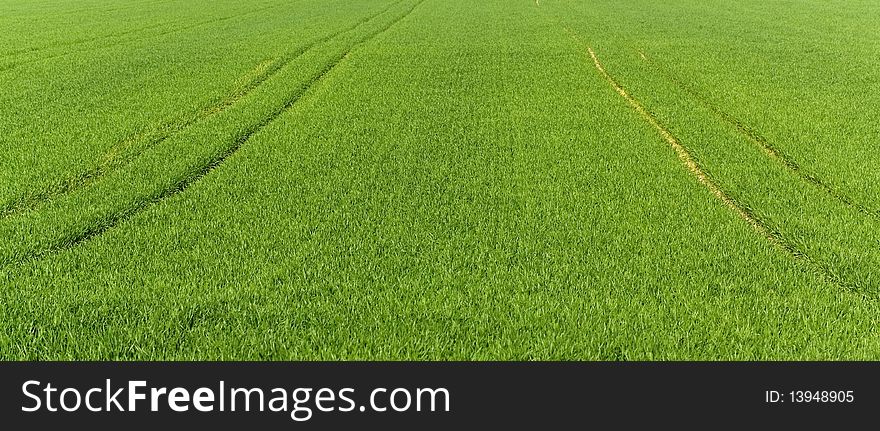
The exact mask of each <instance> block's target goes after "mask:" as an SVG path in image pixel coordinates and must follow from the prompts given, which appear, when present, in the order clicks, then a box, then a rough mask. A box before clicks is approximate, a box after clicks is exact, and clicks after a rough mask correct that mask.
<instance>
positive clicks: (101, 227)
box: [0, 0, 425, 269]
mask: <svg viewBox="0 0 880 431" xmlns="http://www.w3.org/2000/svg"><path fill="white" fill-rule="evenodd" d="M424 1H425V0H419V1H417V2H416V3H414V4H413V5H412V6H411V7H410V8H409V9H408V10H407V11H406V12H405V13H403V14H402V15H400V16H398V17H397V18H395V19H393V20H392V21H390V22H389V23H388V24H387V25H385V26H384V27H381V28H380V29H378V30H377V31H375V32H373V33H371V34H369V35H367V36H366V37H364V38H362V39H360V40H358V41H356V42H354V43H353V44H352V45H351V46H349V47H348V49H347V50H346V51H345V52H344V53H343V54H342V55H340V56H338V57H336V58H335V60H334V61H332V62H330V63H329V64H327V65H326V66H325V67H324V68H323V69H322V70H321V71H320V72H319V73H318V74H316V75H315V76H314V77H313V78H312V79H311V80H310V81H309V82H308V83H306V85H304V86H303V87H301V88H300V89H299V90H298V91H296V92H295V93H294V94H293V95H292V96H291V97H290V98H289V99H288V100H287V102H286V103H285V104H284V105H283V106H281V107H279V108H278V109H276V110H274V111H273V112H272V113H271V114H270V115H269V116H267V117H265V118H264V119H263V120H261V121H260V122H259V123H257V124H254V125H252V126H251V127H249V128H248V129H247V130H245V131H244V132H243V133H242V134H241V135H239V136H238V138H237V139H235V141H234V142H233V143H232V145H231V146H229V147H227V148H226V149H225V150H223V151H221V152H219V153H218V154H217V155H216V156H215V157H213V158H212V159H211V160H210V161H209V162H208V163H207V164H205V165H203V166H202V167H200V168H197V169H195V170H194V172H193V173H192V174H190V175H188V176H185V177H184V178H182V179H180V180H179V181H177V182H176V183H175V184H173V185H171V186H170V187H167V188H165V189H163V190H161V191H159V192H158V193H156V194H154V195H153V196H152V197H146V198H145V199H143V200H140V201H137V202H135V203H134V205H132V206H130V207H128V208H126V209H124V210H122V211H119V212H117V213H115V214H112V215H111V216H109V217H107V218H104V219H103V220H100V221H99V222H98V223H97V225H95V226H94V227H91V228H89V229H87V230H85V231H84V232H82V233H79V234H77V235H75V236H72V237H67V238H62V239H60V240H59V241H57V242H55V244H54V245H52V246H50V247H48V248H45V249H42V250H35V251H32V252H30V253H28V254H26V255H24V256H20V257H19V258H18V259H15V260H13V261H7V262H5V263H2V262H0V269H3V268H4V267H6V266H9V265H16V264H19V265H20V264H24V263H27V262H30V261H34V260H39V259H42V258H45V257H47V256H50V255H53V254H56V253H58V252H61V251H64V250H67V249H70V248H73V247H76V246H78V245H80V244H82V243H84V242H87V241H88V240H90V239H92V238H95V237H97V236H99V235H101V234H103V233H104V232H107V231H108V230H110V229H112V228H113V227H116V226H118V225H119V224H120V223H122V222H124V221H126V220H129V219H131V218H132V217H134V216H135V215H137V214H139V213H141V212H143V211H144V210H146V209H147V208H149V207H151V206H152V205H154V204H157V203H159V202H161V201H163V200H165V199H167V198H170V197H172V196H174V195H177V194H179V193H182V192H183V191H185V190H186V189H187V188H189V187H190V186H191V185H193V184H195V183H196V182H198V181H199V180H201V179H202V178H205V177H206V176H207V175H208V174H210V173H211V172H212V171H214V170H215V169H217V168H218V167H220V165H222V164H223V163H224V162H225V161H226V160H227V159H229V158H230V157H232V156H233V155H234V154H235V153H237V152H238V150H239V149H241V147H242V146H243V145H244V144H245V143H246V142H247V141H248V140H250V138H251V137H252V136H253V135H254V134H256V133H257V132H259V131H261V130H263V129H264V128H265V127H266V126H268V125H269V124H270V123H272V122H273V121H274V120H275V119H277V118H278V117H279V116H281V115H282V114H284V113H285V112H287V111H289V110H290V109H291V108H293V107H294V106H295V105H296V103H297V102H299V101H300V100H301V99H302V97H303V96H304V95H305V94H306V93H308V92H309V91H310V90H311V89H312V88H314V87H315V86H316V85H317V84H319V83H320V82H321V81H323V80H324V78H325V77H326V76H327V75H328V74H329V73H330V72H331V71H333V70H334V69H335V68H336V66H338V65H339V64H340V63H341V62H342V61H343V60H345V59H346V58H348V56H349V54H350V53H351V52H352V51H353V50H354V49H355V48H357V47H359V46H361V45H364V44H366V43H368V42H369V41H371V40H373V39H375V38H376V37H378V36H380V35H381V34H383V33H385V32H386V31H388V30H389V29H390V28H391V27H393V26H394V25H395V24H397V23H398V22H400V21H401V20H403V19H404V18H406V17H407V16H409V15H410V14H411V13H412V12H413V11H414V10H415V9H416V8H417V7H418V6H419V5H421V4H422V3H424Z"/></svg>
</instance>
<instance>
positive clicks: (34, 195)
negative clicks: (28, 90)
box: [0, 0, 404, 220]
mask: <svg viewBox="0 0 880 431" xmlns="http://www.w3.org/2000/svg"><path fill="white" fill-rule="evenodd" d="M403 1H404V0H398V1H395V2H392V3H390V4H389V5H388V6H386V7H384V8H382V9H381V10H379V11H378V12H376V13H374V14H372V15H369V16H366V17H364V18H361V19H360V20H358V21H357V22H355V23H354V24H352V25H350V26H348V27H344V28H341V29H339V30H336V31H333V32H331V33H328V34H326V35H324V36H321V37H318V38H316V39H315V40H313V41H311V42H309V43H307V44H306V45H305V46H303V47H301V48H300V49H298V50H296V51H294V52H292V53H288V54H286V55H283V56H282V57H281V58H279V59H277V60H275V61H273V62H272V64H270V65H269V67H267V68H266V70H265V71H263V72H262V73H260V74H258V75H257V77H256V78H255V79H253V80H251V81H250V82H248V83H247V84H245V85H244V86H243V87H241V88H239V90H238V91H236V92H234V93H232V94H229V95H227V96H225V97H223V98H222V99H221V100H220V101H219V102H217V103H215V104H213V105H211V106H207V107H205V108H203V109H202V110H200V111H197V112H195V113H194V114H191V115H189V116H187V117H183V118H178V119H177V120H176V121H171V122H167V123H164V124H161V125H160V126H158V127H156V128H154V129H153V130H151V131H149V132H145V133H141V134H138V135H134V136H132V137H129V138H126V139H124V140H122V141H119V142H117V143H116V144H114V145H112V146H111V147H110V149H108V150H107V152H106V153H104V155H102V156H101V157H100V161H99V162H98V164H97V165H96V166H95V167H93V168H91V169H89V170H87V171H84V172H80V173H78V174H76V175H74V176H71V177H67V178H64V179H61V180H60V181H58V182H56V183H55V184H52V185H50V186H48V187H45V188H43V189H41V190H37V191H32V192H29V193H25V194H22V195H19V196H18V197H16V198H14V199H12V200H10V201H7V202H5V203H4V204H2V205H0V220H3V219H5V218H8V217H12V216H14V215H17V214H20V213H23V212H25V211H29V210H32V209H34V208H36V207H38V206H39V205H40V204H42V203H44V202H46V201H48V200H50V199H52V198H55V197H59V196H62V195H65V194H67V193H71V192H73V191H76V190H79V189H82V188H84V187H87V186H89V185H90V184H92V183H94V182H96V181H98V180H99V179H101V178H103V177H104V176H106V175H107V174H109V173H111V172H113V171H115V170H116V169H119V168H122V167H124V166H126V165H128V164H130V163H131V162H133V161H134V160H136V159H137V157H138V156H139V155H140V154H142V153H143V152H144V151H146V150H148V149H149V148H151V147H153V146H155V145H158V144H160V143H162V142H164V141H165V140H166V139H168V138H170V137H172V136H174V135H176V134H177V133H180V132H182V131H183V130H186V129H187V128H189V127H190V126H192V125H193V124H195V123H197V122H199V121H201V120H204V119H206V118H209V117H211V116H213V115H217V114H219V113H221V112H223V111H225V110H227V109H229V108H230V107H232V106H233V105H235V104H236V103H237V102H238V101H239V100H241V99H242V98H244V97H245V96H247V95H248V94H250V93H251V92H252V91H253V90H255V89H256V88H257V87H259V86H260V85H261V84H263V83H264V82H266V81H267V80H269V79H270V78H272V77H273V76H274V75H276V74H277V73H278V72H279V71H280V70H281V69H282V68H284V67H285V66H287V65H288V64H290V63H291V62H293V61H295V60H296V59H297V58H299V57H300V56H301V55H302V54H304V53H305V52H307V51H308V50H309V49H311V48H313V47H315V46H317V45H318V44H321V43H324V42H327V41H329V40H331V39H333V38H334V37H337V36H339V35H341V34H345V33H347V32H350V31H353V30H355V29H357V28H358V27H360V26H361V25H363V24H365V23H368V22H370V21H372V20H374V19H375V18H376V17H378V16H380V15H382V14H384V13H386V12H388V11H389V10H390V9H391V8H393V7H394V6H397V5H399V4H400V3H402V2H403ZM131 147H136V148H135V149H134V150H132V151H130V153H129V154H127V155H126V156H125V157H120V156H119V154H122V153H124V152H125V151H126V150H127V149H128V148H131Z"/></svg>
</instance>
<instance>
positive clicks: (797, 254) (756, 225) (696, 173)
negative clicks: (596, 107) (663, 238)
mask: <svg viewBox="0 0 880 431" xmlns="http://www.w3.org/2000/svg"><path fill="white" fill-rule="evenodd" d="M565 30H566V32H567V33H568V34H569V35H570V36H571V37H572V39H574V40H575V41H576V42H577V43H578V44H580V45H583V46H585V47H586V50H587V53H588V54H589V58H590V60H592V63H593V66H594V67H595V68H596V70H597V71H598V73H599V75H600V76H601V77H602V78H603V79H604V80H605V81H606V82H608V84H609V85H610V86H611V87H612V88H613V89H614V91H615V92H616V93H617V94H618V95H620V96H621V97H622V98H623V99H624V100H625V101H626V102H627V104H629V106H630V107H631V108H632V109H633V110H634V111H636V113H637V114H639V116H640V117H641V118H642V119H643V120H644V121H645V122H646V123H648V124H649V125H651V127H653V128H654V129H655V130H656V131H657V132H658V133H659V134H660V136H661V137H662V138H663V140H664V141H666V143H667V144H669V146H670V147H671V148H672V150H673V151H674V152H675V154H676V156H677V157H678V159H679V161H681V163H682V164H683V165H684V166H685V168H687V170H688V172H689V173H690V174H691V175H692V176H693V177H694V178H696V180H697V181H698V182H699V183H700V185H702V186H703V187H705V188H706V189H707V190H708V191H709V192H710V193H711V194H712V195H713V196H715V198H717V199H718V200H720V201H721V202H722V203H723V204H724V205H725V206H726V207H728V209H730V210H731V211H733V212H734V214H736V215H737V217H739V218H740V219H741V220H743V221H745V222H746V223H748V224H749V226H751V228H752V229H753V230H754V231H755V232H756V233H758V234H759V235H760V236H762V237H763V238H764V239H765V240H767V241H768V242H769V243H771V244H772V245H774V246H775V247H776V248H778V249H780V250H782V251H784V252H785V253H787V254H788V255H789V256H791V257H792V258H794V259H795V260H797V261H800V262H802V263H804V264H805V265H806V266H807V267H809V269H810V270H811V272H813V273H815V274H816V275H817V276H819V277H820V278H821V279H823V280H824V281H826V282H828V283H831V284H833V285H836V286H839V287H841V288H845V289H847V290H852V291H858V290H859V288H858V286H855V285H852V284H850V283H848V282H847V281H846V280H843V279H842V278H841V277H839V276H838V275H837V274H835V273H834V272H833V271H831V270H830V268H828V267H827V266H825V265H824V264H822V263H820V262H818V261H816V260H815V259H813V258H812V257H810V256H809V255H807V254H806V253H804V252H803V251H802V250H800V249H799V248H798V247H797V246H796V245H795V244H793V243H791V242H790V241H788V240H786V239H785V237H783V235H782V234H781V233H780V232H779V231H777V230H774V229H771V228H770V227H768V226H767V224H766V223H765V222H763V221H762V220H761V219H760V218H758V217H757V216H756V215H755V214H754V213H753V212H752V211H750V210H749V209H748V208H747V207H746V206H745V205H743V204H742V203H740V202H739V201H737V200H736V199H735V198H733V197H732V196H731V195H730V194H728V193H727V192H725V191H724V190H723V189H722V188H721V187H720V186H719V185H718V183H717V182H716V181H715V180H714V179H712V177H711V176H709V174H708V173H707V172H706V171H705V170H704V169H703V168H702V166H700V164H699V163H698V162H697V161H696V159H695V158H694V157H693V155H692V154H691V152H690V150H688V149H687V147H685V146H684V145H683V144H682V143H681V142H680V141H679V140H678V138H676V137H675V135H673V134H672V132H671V131H670V130H669V129H668V128H667V127H666V126H664V125H663V124H662V123H661V122H660V120H658V119H657V118H656V117H655V116H654V115H653V114H651V113H650V112H649V111H648V110H647V109H646V108H645V107H644V105H642V103H641V102H639V101H638V100H637V99H635V98H634V97H633V96H632V95H631V94H629V92H627V91H626V89H624V88H623V87H622V86H621V85H620V84H619V83H618V82H617V80H616V79H614V77H613V76H611V74H610V73H609V72H608V71H607V70H606V69H605V67H604V66H603V65H602V63H601V62H600V61H599V57H598V56H597V55H596V53H595V51H593V48H592V47H590V46H589V45H587V44H586V43H584V42H583V41H581V40H580V38H579V37H578V36H577V35H576V34H575V33H574V32H572V31H571V30H570V29H568V28H567V27H565Z"/></svg>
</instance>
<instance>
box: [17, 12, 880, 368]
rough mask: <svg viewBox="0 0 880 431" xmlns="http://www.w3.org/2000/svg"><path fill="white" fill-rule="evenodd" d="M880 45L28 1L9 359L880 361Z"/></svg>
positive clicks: (645, 25) (697, 25) (747, 33)
mask: <svg viewBox="0 0 880 431" xmlns="http://www.w3.org/2000/svg"><path fill="white" fill-rule="evenodd" d="M878 18H880V4H878V3H877V2H874V1H868V0H863V1H850V0H846V1H843V0H834V1H819V0H802V1H797V2H794V1H788V0H772V1H767V0H743V1H737V2H731V1H721V0H712V1H704V0H677V1H664V2H656V1H647V0H628V1H619V0H484V1H461V0H442V1H441V0H295V1H284V0H255V1H248V2H239V1H232V0H218V1H211V2H208V1H193V0H186V1H184V0H126V1H123V0H84V1H73V0H37V1H28V2H25V1H19V0H0V28H3V37H2V38H0V88H2V91H0V238H2V245H0V358H2V359H7V360H10V359H150V360H155V359H184V360H189V359H224V360H226V359H238V360H244V359H294V360H313V359H322V360H323V359H476V360H487V359H587V360H593V359H603V360H657V359H675V360H680V359H699V360H704V359H706V360H717V359H734V360H743V359H880V332H878V330H877V329H876V328H877V325H878V320H880V306H878V298H880V169H878V166H880V146H878V141H877V139H878V136H880V122H878V121H877V118H878V115H880V110H878V109H880V108H878V106H880V63H878V60H877V59H878V58H880V26H877V20H878Z"/></svg>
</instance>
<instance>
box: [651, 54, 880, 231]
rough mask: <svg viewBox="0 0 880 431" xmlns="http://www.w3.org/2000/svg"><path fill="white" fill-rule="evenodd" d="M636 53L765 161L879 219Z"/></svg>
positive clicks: (662, 68) (667, 72) (666, 71)
mask: <svg viewBox="0 0 880 431" xmlns="http://www.w3.org/2000/svg"><path fill="white" fill-rule="evenodd" d="M638 52H639V57H641V59H642V60H644V61H645V62H646V63H648V64H649V65H651V66H652V67H654V68H655V69H657V70H658V71H659V72H660V74H661V75H663V77H664V78H666V80H668V81H669V82H671V83H673V84H674V85H675V86H676V87H678V88H679V89H681V90H682V91H684V92H685V93H687V94H689V95H690V96H691V97H693V98H694V99H696V100H697V101H698V102H699V103H700V104H702V105H703V106H704V107H706V108H707V109H709V110H710V111H712V113H713V114H715V115H716V116H717V117H719V118H720V119H721V120H723V121H724V122H726V123H728V124H729V125H730V126H732V127H733V128H734V129H736V131H737V132H739V134H740V135H742V136H743V137H744V138H746V140H748V141H749V142H751V143H752V145H754V146H756V147H757V148H759V149H760V150H761V151H762V152H763V153H764V154H765V155H766V156H767V157H769V158H771V159H772V160H774V161H776V162H778V163H780V164H782V165H783V166H785V167H786V168H787V169H788V170H789V171H790V172H791V173H793V174H795V175H796V176H797V177H799V178H800V179H801V180H803V181H805V182H807V183H809V184H810V185H812V186H814V187H816V188H818V189H820V190H822V191H823V192H825V193H826V194H828V195H829V196H831V197H832V198H834V199H836V200H838V201H839V202H841V203H843V204H844V205H846V206H848V207H850V208H852V209H854V210H857V211H858V212H861V213H864V214H868V215H871V216H874V217H880V211H877V210H872V209H871V208H868V207H866V206H864V205H862V204H859V203H858V202H855V201H854V200H853V199H851V198H850V197H848V196H846V195H844V194H843V193H841V192H839V191H837V189H835V188H834V187H832V186H831V185H830V184H829V183H828V182H827V181H825V180H822V179H821V178H818V177H816V176H815V175H812V174H810V173H808V172H806V171H804V169H803V168H801V166H800V164H798V163H797V162H796V161H795V160H794V159H793V158H791V157H790V156H787V155H786V154H784V153H783V152H782V151H780V150H779V149H778V148H776V146H775V145H773V144H771V143H770V142H769V141H768V140H767V139H766V138H764V137H763V136H762V135H761V134H760V133H758V132H756V131H754V130H753V129H751V128H749V127H748V126H746V125H744V124H743V123H742V122H741V121H739V120H738V119H736V118H735V117H734V116H733V115H731V114H729V113H727V112H726V111H724V110H722V109H721V108H719V107H718V106H716V105H715V104H714V103H712V102H710V101H709V100H708V99H707V98H706V97H704V96H703V95H702V94H700V93H699V92H697V91H696V90H694V89H693V88H691V86H689V85H687V84H685V83H684V82H682V81H681V80H679V79H678V78H676V77H675V76H674V75H673V74H672V73H671V72H670V71H669V70H667V69H666V68H665V67H663V66H662V65H661V64H659V63H657V62H656V61H653V60H652V59H650V58H649V57H648V56H647V55H645V53H644V51H642V50H638Z"/></svg>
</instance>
